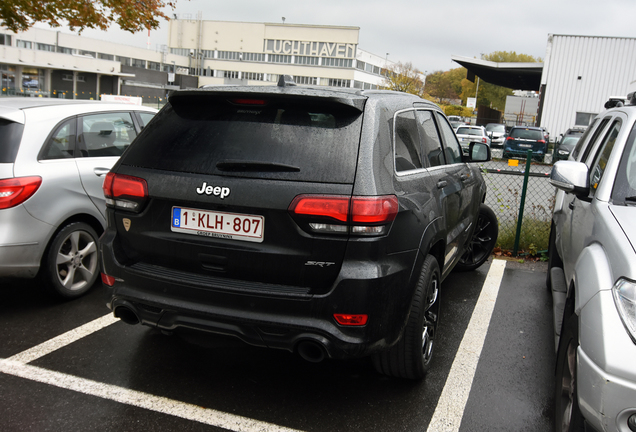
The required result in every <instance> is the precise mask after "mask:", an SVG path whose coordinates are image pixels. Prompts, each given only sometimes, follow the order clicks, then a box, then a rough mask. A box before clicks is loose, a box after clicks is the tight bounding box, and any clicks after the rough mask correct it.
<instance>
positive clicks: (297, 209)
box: [289, 195, 349, 222]
mask: <svg viewBox="0 0 636 432" xmlns="http://www.w3.org/2000/svg"><path fill="white" fill-rule="evenodd" d="M289 211H291V212H292V213H294V214H297V215H304V216H324V217H329V218H333V219H336V220H339V221H341V222H347V219H348V216H349V197H343V196H327V195H298V196H297V197H296V198H294V200H293V201H292V202H291V204H290V205H289Z"/></svg>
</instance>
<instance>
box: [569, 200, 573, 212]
mask: <svg viewBox="0 0 636 432" xmlns="http://www.w3.org/2000/svg"><path fill="white" fill-rule="evenodd" d="M568 207H570V210H574V200H572V202H571V203H570V205H568Z"/></svg>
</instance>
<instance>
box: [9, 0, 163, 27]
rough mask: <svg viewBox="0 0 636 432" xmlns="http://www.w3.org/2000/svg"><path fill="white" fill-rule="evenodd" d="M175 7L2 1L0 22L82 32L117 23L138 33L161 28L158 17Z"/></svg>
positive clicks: (138, 1)
mask: <svg viewBox="0 0 636 432" xmlns="http://www.w3.org/2000/svg"><path fill="white" fill-rule="evenodd" d="M166 6H170V7H171V8H173V9H174V7H175V1H172V0H168V1H163V0H2V1H1V2H0V24H1V25H3V26H5V27H7V28H8V29H9V30H11V31H13V32H19V31H25V30H28V29H29V28H30V27H31V26H33V24H35V23H38V22H41V23H45V24H48V25H49V26H51V27H60V26H62V25H68V26H69V28H70V29H71V30H73V31H74V30H78V31H79V32H80V33H81V31H82V30H84V29H85V28H91V29H100V30H107V29H108V27H109V26H110V25H111V24H112V23H117V24H118V25H119V27H121V28H122V29H123V30H127V31H129V32H131V33H135V32H137V31H140V30H145V29H156V28H158V27H159V19H160V18H164V19H168V17H167V16H166V15H165V14H164V13H163V12H162V8H164V7H166Z"/></svg>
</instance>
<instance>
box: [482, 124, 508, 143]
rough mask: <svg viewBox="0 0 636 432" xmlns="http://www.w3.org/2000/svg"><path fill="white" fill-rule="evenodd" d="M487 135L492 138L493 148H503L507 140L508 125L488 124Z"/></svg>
mask: <svg viewBox="0 0 636 432" xmlns="http://www.w3.org/2000/svg"><path fill="white" fill-rule="evenodd" d="M486 135H488V138H490V145H491V146H492V147H497V148H500V147H503V143H504V141H505V140H506V125H504V124H500V123H488V124H487V125H486Z"/></svg>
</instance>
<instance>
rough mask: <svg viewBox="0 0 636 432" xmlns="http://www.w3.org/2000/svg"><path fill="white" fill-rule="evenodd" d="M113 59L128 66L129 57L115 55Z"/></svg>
mask: <svg viewBox="0 0 636 432" xmlns="http://www.w3.org/2000/svg"><path fill="white" fill-rule="evenodd" d="M115 60H117V61H118V62H119V63H121V64H122V65H124V66H130V58H129V57H120V56H117V57H115Z"/></svg>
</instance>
